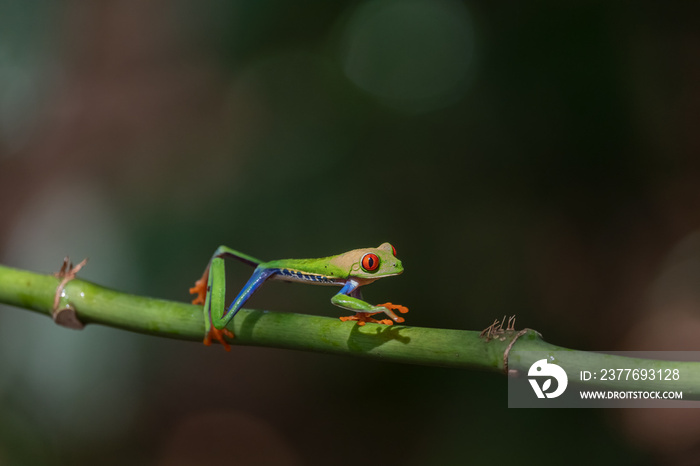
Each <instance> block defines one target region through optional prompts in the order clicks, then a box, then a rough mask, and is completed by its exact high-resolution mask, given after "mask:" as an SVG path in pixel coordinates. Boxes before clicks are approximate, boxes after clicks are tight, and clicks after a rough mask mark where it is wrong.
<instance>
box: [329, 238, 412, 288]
mask: <svg viewBox="0 0 700 466" xmlns="http://www.w3.org/2000/svg"><path fill="white" fill-rule="evenodd" d="M340 258H342V260H343V262H344V263H345V264H344V265H346V266H350V276H351V277H354V278H361V279H366V280H372V281H374V280H376V279H378V278H382V277H390V276H392V275H398V274H400V273H402V272H403V265H401V261H400V260H398V259H397V258H396V249H395V248H394V246H392V245H391V244H389V243H384V244H382V245H381V246H379V247H378V248H364V249H355V250H354V251H350V252H346V253H345V254H342V255H341V256H340Z"/></svg>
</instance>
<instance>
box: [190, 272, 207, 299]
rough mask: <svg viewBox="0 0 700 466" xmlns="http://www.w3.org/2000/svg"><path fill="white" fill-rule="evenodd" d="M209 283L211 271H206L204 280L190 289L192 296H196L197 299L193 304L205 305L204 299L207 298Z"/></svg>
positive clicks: (200, 280)
mask: <svg viewBox="0 0 700 466" xmlns="http://www.w3.org/2000/svg"><path fill="white" fill-rule="evenodd" d="M208 281H209V271H206V272H204V275H202V278H200V279H199V280H197V281H196V282H194V286H193V287H192V288H190V294H196V295H197V297H196V298H194V299H193V300H192V304H204V298H205V297H206V296H207V282H208Z"/></svg>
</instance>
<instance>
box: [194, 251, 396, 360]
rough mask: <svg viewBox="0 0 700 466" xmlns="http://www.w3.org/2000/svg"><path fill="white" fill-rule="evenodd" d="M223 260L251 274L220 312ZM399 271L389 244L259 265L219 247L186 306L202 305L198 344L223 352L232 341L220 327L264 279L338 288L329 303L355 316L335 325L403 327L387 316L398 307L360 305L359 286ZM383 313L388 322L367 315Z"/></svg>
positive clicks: (362, 302)
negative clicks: (232, 261) (220, 348)
mask: <svg viewBox="0 0 700 466" xmlns="http://www.w3.org/2000/svg"><path fill="white" fill-rule="evenodd" d="M224 258H234V259H238V260H239V261H241V262H243V263H245V264H248V265H250V266H252V267H255V271H254V272H253V275H252V276H251V277H250V279H249V280H248V283H246V284H245V286H244V287H243V289H242V290H241V291H240V293H238V296H236V299H234V300H233V302H232V303H231V305H230V306H229V307H228V309H226V311H225V312H224V308H225V299H226V279H225V278H226V277H225V274H226V272H225V268H224ZM402 272H403V266H402V265H401V261H400V260H398V259H397V258H396V249H394V246H392V245H391V244H389V243H384V244H382V245H381V246H379V247H378V248H365V249H355V250H353V251H349V252H346V253H344V254H339V255H337V256H330V257H323V258H320V259H282V260H273V261H270V262H263V261H261V260H258V259H256V258H254V257H251V256H248V255H246V254H243V253H241V252H238V251H235V250H233V249H231V248H228V247H226V246H220V247H219V248H218V249H217V250H216V251H215V252H214V255H213V256H212V258H211V260H210V261H209V264H208V265H207V268H206V269H205V270H204V274H203V275H202V278H200V279H199V280H197V282H196V283H195V285H194V287H193V288H190V293H191V294H196V295H197V297H196V298H195V299H194V300H193V301H192V304H204V331H205V336H204V344H205V345H207V346H209V345H210V344H211V341H212V339H214V340H217V341H218V342H219V343H221V344H222V345H223V346H224V348H226V351H229V350H230V349H231V348H230V346H229V344H228V343H227V342H226V340H225V339H224V337H228V338H233V333H232V332H231V331H230V330H228V329H226V325H227V324H228V323H229V322H230V321H231V319H233V316H235V315H236V313H237V312H238V310H239V309H240V308H241V307H242V306H243V304H245V302H246V301H247V300H248V298H250V297H251V296H252V294H253V293H254V292H255V290H257V289H258V288H259V287H260V285H262V284H263V282H265V280H284V281H290V282H304V283H310V284H312V285H336V286H341V287H342V288H341V289H340V291H339V292H338V294H336V295H335V296H333V298H332V299H331V302H332V303H333V304H335V305H336V306H339V307H342V308H344V309H348V310H351V311H355V315H352V316H345V317H341V318H340V320H342V321H344V322H345V321H348V320H355V321H357V323H358V325H365V323H366V322H375V323H379V324H384V325H392V324H393V322H397V323H400V322H403V321H404V319H403V317H399V316H397V315H396V314H395V313H394V312H393V311H394V310H397V311H399V312H401V313H406V312H408V308H406V307H404V306H400V305H398V304H392V303H384V304H378V305H376V306H374V305H372V304H369V303H367V302H365V301H363V300H362V294H361V292H360V287H361V286H362V285H369V284H370V283H372V282H373V281H375V280H378V279H380V278H383V277H390V276H392V275H398V274H400V273H402ZM381 312H383V313H384V314H386V315H387V316H389V317H390V318H391V319H392V320H393V322H392V320H389V319H383V320H376V319H373V318H372V317H371V316H373V315H374V314H379V313H381Z"/></svg>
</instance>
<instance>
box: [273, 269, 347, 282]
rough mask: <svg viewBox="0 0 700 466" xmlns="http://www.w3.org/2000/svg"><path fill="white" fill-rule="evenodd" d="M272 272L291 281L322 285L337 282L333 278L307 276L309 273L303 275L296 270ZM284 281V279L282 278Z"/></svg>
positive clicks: (314, 275)
mask: <svg viewBox="0 0 700 466" xmlns="http://www.w3.org/2000/svg"><path fill="white" fill-rule="evenodd" d="M271 270H272V271H273V272H275V273H278V274H279V275H281V276H282V277H289V278H291V279H292V280H303V281H307V282H316V283H324V284H329V285H332V284H335V283H338V281H337V280H335V279H333V278H328V277H325V276H323V275H316V274H309V273H304V272H300V271H298V270H292V269H271ZM282 279H284V278H282Z"/></svg>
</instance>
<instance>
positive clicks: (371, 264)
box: [360, 252, 379, 272]
mask: <svg viewBox="0 0 700 466" xmlns="http://www.w3.org/2000/svg"><path fill="white" fill-rule="evenodd" d="M360 265H361V266H362V269H363V270H364V271H365V272H374V271H375V270H377V269H378V268H379V257H377V255H376V254H374V253H371V252H368V253H367V254H365V255H364V256H362V260H361V261H360Z"/></svg>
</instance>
